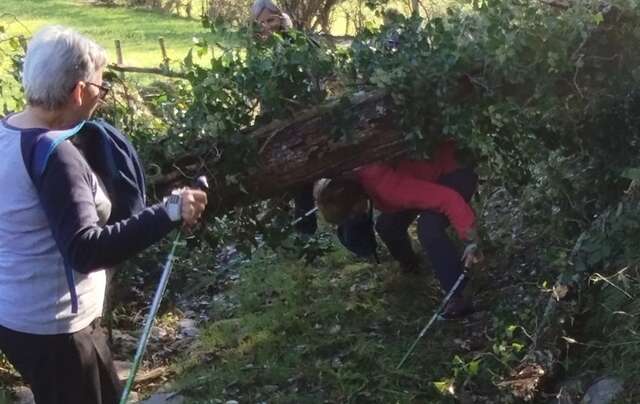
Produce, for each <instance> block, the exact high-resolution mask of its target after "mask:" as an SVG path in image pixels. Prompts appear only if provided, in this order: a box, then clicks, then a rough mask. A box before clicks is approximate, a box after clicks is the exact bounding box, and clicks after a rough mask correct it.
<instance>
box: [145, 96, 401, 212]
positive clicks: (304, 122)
mask: <svg viewBox="0 0 640 404" xmlns="http://www.w3.org/2000/svg"><path fill="white" fill-rule="evenodd" d="M386 105H387V100H386V99H385V95H384V94H382V93H379V92H370V93H361V94H359V95H355V96H353V97H352V98H351V99H350V102H349V104H347V105H345V104H344V103H343V102H340V101H334V102H332V103H330V104H327V105H324V106H321V107H318V108H314V109H310V110H307V111H302V112H300V113H299V114H297V116H296V117H294V118H293V119H291V120H288V121H274V122H272V123H270V124H268V125H266V126H263V127H258V128H252V129H249V130H247V131H246V133H242V134H240V135H239V136H249V137H251V138H252V139H253V140H254V141H255V144H256V145H258V152H257V156H256V158H257V162H256V164H255V165H254V166H253V167H251V168H249V169H247V171H246V173H245V175H244V176H243V178H238V179H237V180H238V182H239V183H240V184H241V185H242V186H239V185H238V183H235V182H236V181H235V179H234V180H233V181H231V182H232V183H229V182H230V181H229V180H228V178H226V177H225V175H224V172H223V170H222V169H217V168H216V167H220V166H221V165H222V163H221V161H220V159H219V158H216V157H215V156H216V155H217V156H218V157H219V155H218V153H209V154H208V155H205V156H188V157H187V158H184V159H180V163H179V164H176V165H174V167H173V169H169V170H167V171H168V172H166V173H162V174H160V175H154V176H153V177H151V183H152V184H153V185H154V186H155V187H158V188H159V189H160V190H166V188H168V187H173V186H176V185H177V184H179V183H183V184H184V183H186V182H188V179H189V178H194V177H195V176H197V175H199V174H202V173H204V174H207V175H208V176H209V181H210V186H211V197H210V201H209V202H210V206H211V207H212V211H213V212H214V214H220V213H223V212H225V211H227V210H229V209H231V208H232V207H234V206H237V205H244V204H249V203H251V202H255V201H258V200H261V199H266V198H270V197H273V196H277V195H282V194H283V193H286V192H287V191H289V190H295V189H296V188H297V187H300V186H302V185H305V184H308V183H309V182H312V181H314V180H316V179H319V178H323V177H332V176H335V175H338V174H340V173H342V172H345V171H348V170H351V169H353V168H356V167H358V166H361V165H363V164H366V163H369V162H373V161H380V160H387V159H391V158H394V157H397V156H400V155H402V154H405V153H406V152H407V150H408V142H407V141H406V140H405V139H404V137H403V136H401V132H400V131H399V130H398V129H397V128H396V127H394V125H393V119H392V118H391V113H390V111H389V109H388V108H387V106H386ZM336 114H340V116H342V117H344V116H345V114H346V115H347V116H349V117H350V120H349V121H348V122H347V123H346V124H345V123H344V120H341V121H339V122H338V121H336V119H337V118H336ZM340 125H342V126H343V128H342V129H345V130H346V131H347V132H349V136H348V138H349V140H345V139H344V137H342V138H340V139H336V136H335V135H334V134H333V133H335V130H336V126H340ZM345 126H347V128H345ZM222 155H224V151H222ZM161 192H163V191H161Z"/></svg>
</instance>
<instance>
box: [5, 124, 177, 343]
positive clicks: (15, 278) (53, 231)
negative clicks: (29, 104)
mask: <svg viewBox="0 0 640 404" xmlns="http://www.w3.org/2000/svg"><path fill="white" fill-rule="evenodd" d="M81 126H82V124H80V125H78V126H77V127H75V128H72V129H69V130H65V131H48V130H46V129H19V128H16V127H12V126H11V125H10V124H8V123H7V122H6V119H5V120H3V121H2V122H1V123H0V153H2V158H0V189H1V190H2V191H1V192H0V325H2V326H4V327H6V328H9V329H12V330H14V331H19V332H24V333H29V334H42V335H52V334H62V333H72V332H76V331H79V330H81V329H83V328H84V327H86V326H88V325H89V324H90V323H91V322H92V321H93V320H94V319H95V318H96V317H98V316H99V315H100V314H101V312H102V305H103V301H104V293H105V286H106V281H105V273H104V268H109V267H112V266H114V265H116V264H118V263H120V262H122V261H123V260H125V259H127V258H129V257H132V256H133V255H135V254H136V253H138V252H140V251H142V250H143V249H145V248H147V247H148V246H150V245H151V244H153V243H155V242H156V241H158V240H160V239H161V238H162V237H164V236H165V235H166V234H167V233H169V232H170V231H171V230H172V229H173V228H175V226H176V224H175V223H174V222H172V221H171V220H170V219H169V216H168V214H167V212H166V209H165V207H164V205H163V204H156V205H154V206H151V207H149V208H146V209H144V210H142V211H140V212H139V213H138V214H135V215H133V216H131V217H129V218H126V219H124V220H120V221H118V222H115V223H113V224H110V225H104V223H106V222H107V217H108V214H109V213H110V206H111V205H110V204H109V203H108V202H109V201H108V197H107V196H106V193H105V192H104V189H103V187H101V184H100V181H99V179H98V178H97V177H96V175H95V173H94V172H93V171H92V169H91V168H90V165H89V164H88V163H87V161H86V160H85V158H84V156H83V154H82V153H81V152H80V150H79V149H78V148H77V147H76V146H74V144H72V143H71V142H70V141H69V140H68V139H69V138H70V137H72V136H74V135H76V134H77V133H78V132H79V130H80V128H81ZM43 145H44V146H43ZM101 213H102V215H101ZM100 216H102V217H100ZM70 282H71V283H72V285H70ZM70 286H73V287H70ZM72 292H74V293H75V294H76V296H72ZM72 302H73V303H74V304H73V306H76V303H77V307H72Z"/></svg>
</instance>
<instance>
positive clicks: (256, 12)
mask: <svg viewBox="0 0 640 404" xmlns="http://www.w3.org/2000/svg"><path fill="white" fill-rule="evenodd" d="M264 10H269V11H271V12H273V13H278V14H282V10H280V7H278V6H276V4H275V3H274V2H273V1H272V0H256V1H254V2H253V5H252V6H251V15H252V16H253V18H254V19H256V18H258V17H259V16H260V14H262V12H263V11H264Z"/></svg>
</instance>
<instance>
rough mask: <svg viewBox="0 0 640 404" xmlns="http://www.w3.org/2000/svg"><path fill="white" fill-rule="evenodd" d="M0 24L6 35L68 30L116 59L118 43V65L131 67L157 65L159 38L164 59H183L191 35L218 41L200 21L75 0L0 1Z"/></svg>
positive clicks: (158, 60)
mask: <svg viewBox="0 0 640 404" xmlns="http://www.w3.org/2000/svg"><path fill="white" fill-rule="evenodd" d="M0 16H1V18H0V25H5V26H6V28H8V33H9V34H24V35H26V36H30V35H31V34H33V33H34V32H36V31H37V30H38V29H39V28H41V27H43V26H45V25H48V24H62V25H67V26H70V27H73V28H75V29H77V30H78V31H80V32H82V33H84V34H86V35H88V36H90V37H91V38H93V39H95V40H96V41H97V42H98V43H100V44H101V45H102V46H104V47H105V48H106V49H107V51H108V52H109V58H110V60H111V61H115V60H116V54H115V45H114V40H116V39H119V40H120V41H121V43H122V48H123V55H124V62H125V63H126V64H132V65H136V66H157V65H159V64H160V63H161V61H162V55H161V52H160V46H159V45H158V38H159V37H164V38H165V43H166V46H167V51H168V56H169V58H171V59H181V58H183V57H184V56H185V55H186V54H187V52H188V50H189V48H190V47H191V45H192V44H193V37H194V36H204V37H206V38H207V39H208V40H210V41H213V40H221V39H222V38H219V37H216V36H215V35H214V34H212V33H210V32H209V31H208V30H207V29H205V28H204V27H202V25H201V24H200V22H198V21H195V20H190V19H187V18H182V17H175V16H170V15H167V14H164V13H159V12H153V11H150V10H137V9H128V8H122V7H112V8H111V7H97V6H92V5H90V4H88V3H87V2H85V1H80V0H38V1H33V0H30V1H27V0H2V1H0Z"/></svg>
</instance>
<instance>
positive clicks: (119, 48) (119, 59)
mask: <svg viewBox="0 0 640 404" xmlns="http://www.w3.org/2000/svg"><path fill="white" fill-rule="evenodd" d="M115 45H116V60H117V62H118V66H122V65H123V64H124V63H123V58H122V46H121V45H120V40H119V39H116V40H115ZM120 77H122V78H123V79H124V72H120Z"/></svg>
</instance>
